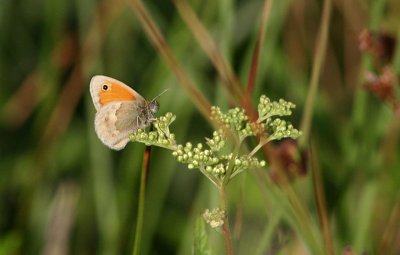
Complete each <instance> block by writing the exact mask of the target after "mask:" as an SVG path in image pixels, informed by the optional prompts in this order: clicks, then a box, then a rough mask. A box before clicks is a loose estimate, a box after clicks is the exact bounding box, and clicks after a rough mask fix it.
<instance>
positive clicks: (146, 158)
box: [132, 146, 151, 255]
mask: <svg viewBox="0 0 400 255" xmlns="http://www.w3.org/2000/svg"><path fill="white" fill-rule="evenodd" d="M150 152H151V146H146V149H145V151H144V154H143V162H142V173H141V175H140V190H139V205H138V211H137V219H136V229H135V242H134V245H133V250H132V255H139V254H140V247H141V245H140V244H141V241H142V229H143V215H144V206H145V200H146V182H147V176H148V173H149V166H150Z"/></svg>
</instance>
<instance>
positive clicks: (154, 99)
mask: <svg viewBox="0 0 400 255" xmlns="http://www.w3.org/2000/svg"><path fill="white" fill-rule="evenodd" d="M168 90H169V88H168V89H166V90H164V91H163V92H161V93H160V94H158V96H156V97H155V98H153V99H152V100H151V102H154V101H156V99H157V98H159V97H160V96H161V95H162V94H164V93H165V92H167V91H168Z"/></svg>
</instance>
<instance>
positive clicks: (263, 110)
mask: <svg viewBox="0 0 400 255" xmlns="http://www.w3.org/2000/svg"><path fill="white" fill-rule="evenodd" d="M295 107H296V106H295V105H294V104H293V103H291V102H287V101H285V100H283V99H279V101H278V102H276V101H271V100H270V99H269V98H268V97H267V96H265V95H262V96H261V97H260V103H259V104H258V116H259V119H261V120H266V119H268V118H270V117H272V116H288V115H291V114H292V109H293V108H295Z"/></svg>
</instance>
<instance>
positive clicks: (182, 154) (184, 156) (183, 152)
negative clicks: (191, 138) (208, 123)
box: [172, 143, 219, 169]
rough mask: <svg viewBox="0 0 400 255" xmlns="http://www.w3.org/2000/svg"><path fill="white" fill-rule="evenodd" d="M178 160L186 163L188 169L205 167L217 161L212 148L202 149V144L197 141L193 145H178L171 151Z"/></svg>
mask: <svg viewBox="0 0 400 255" xmlns="http://www.w3.org/2000/svg"><path fill="white" fill-rule="evenodd" d="M172 156H174V157H175V158H176V159H177V160H178V162H180V163H183V164H187V165H188V168H189V169H194V168H200V167H207V166H211V165H214V164H217V163H218V162H219V159H218V158H217V157H216V156H215V155H214V153H213V151H212V150H207V149H203V144H201V143H198V144H197V146H196V147H193V145H192V144H191V143H186V144H185V146H183V145H178V147H177V149H176V150H175V151H173V152H172Z"/></svg>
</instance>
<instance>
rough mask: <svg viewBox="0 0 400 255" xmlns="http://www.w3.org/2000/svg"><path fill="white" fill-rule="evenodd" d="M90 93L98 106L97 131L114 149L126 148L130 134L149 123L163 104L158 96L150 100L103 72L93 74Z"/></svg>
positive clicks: (103, 140) (101, 138) (106, 143)
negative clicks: (101, 73) (158, 99)
mask: <svg viewBox="0 0 400 255" xmlns="http://www.w3.org/2000/svg"><path fill="white" fill-rule="evenodd" d="M90 93H91V96H92V99H93V104H94V106H95V108H96V110H97V112H96V117H95V123H94V124H95V130H96V134H97V136H98V137H99V138H100V140H101V141H102V142H103V143H104V144H105V145H107V146H108V147H110V148H111V149H114V150H121V149H123V148H124V147H125V146H126V144H127V143H128V142H129V135H130V134H132V133H135V132H136V131H137V130H138V129H144V128H146V127H147V126H149V125H150V124H151V122H152V121H153V120H154V119H155V113H156V112H157V110H158V108H159V105H158V103H157V102H156V101H155V100H152V101H147V100H145V99H144V98H143V97H142V96H141V95H139V94H138V93H137V92H136V91H134V90H133V89H132V88H130V87H129V86H127V85H125V84H124V83H122V82H120V81H118V80H116V79H113V78H111V77H107V76H103V75H97V76H94V77H93V78H92V80H91V81H90Z"/></svg>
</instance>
